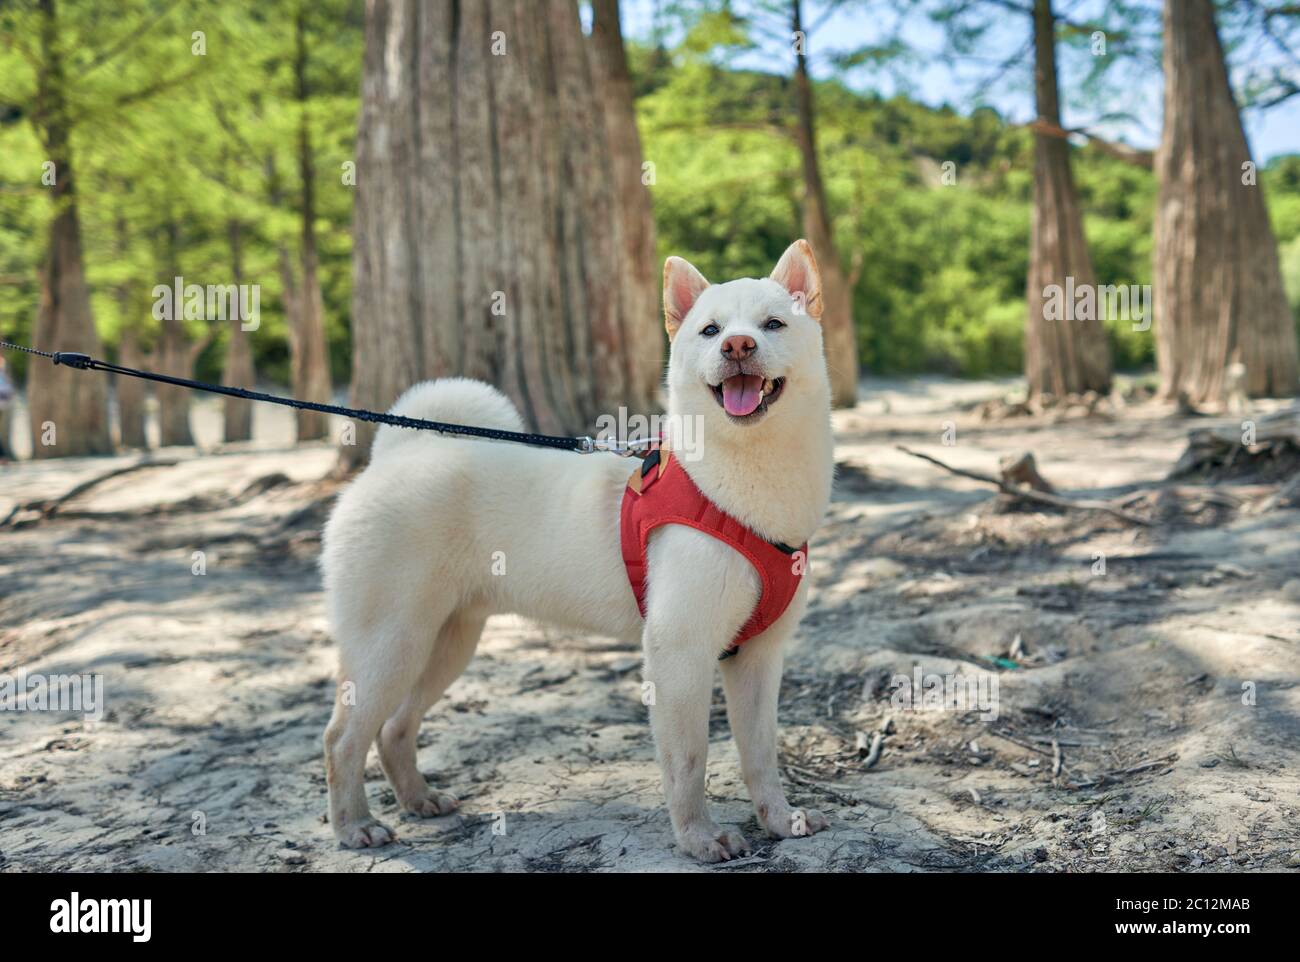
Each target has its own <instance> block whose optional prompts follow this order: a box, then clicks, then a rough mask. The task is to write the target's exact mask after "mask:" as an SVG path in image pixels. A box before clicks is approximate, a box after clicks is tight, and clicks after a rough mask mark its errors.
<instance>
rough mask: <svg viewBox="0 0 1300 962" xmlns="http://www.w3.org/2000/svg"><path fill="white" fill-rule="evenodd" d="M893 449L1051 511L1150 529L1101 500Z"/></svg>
mask: <svg viewBox="0 0 1300 962" xmlns="http://www.w3.org/2000/svg"><path fill="white" fill-rule="evenodd" d="M894 446H895V447H896V448H898V450H900V451H902V452H903V453H904V454H910V455H911V456H912V457H914V458H920V459H921V460H922V461H929V462H930V463H931V464H933V465H936V466H937V467H940V468H943V469H944V470H945V471H947V472H948V473H949V474H956V475H960V476H961V477H963V478H970V479H971V480H972V481H981V482H983V483H984V484H991V485H993V486H994V487H996V488H997V489H998V490H999V491H1001V492H1002V493H1003V494H1005V495H1008V496H1009V497H1012V498H1023V499H1024V500H1026V501H1034V502H1036V503H1038V504H1045V505H1049V506H1051V507H1053V508H1064V509H1066V510H1070V511H1104V512H1105V513H1106V514H1109V515H1113V516H1114V517H1116V518H1120V519H1121V520H1123V521H1127V522H1129V523H1130V524H1137V525H1141V526H1142V527H1150V526H1151V522H1150V521H1148V520H1147V519H1146V518H1142V517H1139V516H1138V515H1136V514H1132V513H1130V512H1128V511H1125V510H1124V509H1123V508H1117V507H1115V506H1114V505H1113V504H1108V503H1107V502H1105V501H1079V500H1075V499H1073V498H1063V497H1061V496H1060V495H1055V494H1048V493H1047V492H1045V491H1035V490H1034V489H1033V488H1029V487H1025V486H1023V485H1018V484H1012V483H1010V482H1009V481H1004V480H1003V479H1002V478H995V477H994V476H993V475H991V474H984V473H982V472H980V471H967V470H964V469H963V468H954V467H953V466H952V465H950V464H944V462H942V461H940V460H939V459H938V458H932V457H930V455H928V454H922V453H921V452H920V451H913V450H912V449H911V448H906V447H904V446H903V445H901V444H896V445H894Z"/></svg>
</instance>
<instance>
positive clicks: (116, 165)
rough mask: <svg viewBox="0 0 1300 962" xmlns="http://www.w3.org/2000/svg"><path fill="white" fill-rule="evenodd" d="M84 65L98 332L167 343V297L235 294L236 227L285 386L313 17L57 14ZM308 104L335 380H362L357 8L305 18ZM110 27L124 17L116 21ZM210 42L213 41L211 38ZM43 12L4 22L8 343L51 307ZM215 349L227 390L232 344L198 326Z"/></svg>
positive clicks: (224, 9)
mask: <svg viewBox="0 0 1300 962" xmlns="http://www.w3.org/2000/svg"><path fill="white" fill-rule="evenodd" d="M57 9H58V16H59V21H58V22H59V27H60V36H61V44H62V49H63V50H64V51H66V52H67V53H66V56H67V57H69V58H70V60H69V67H68V69H67V83H66V91H67V96H68V100H69V102H70V114H71V115H72V116H73V118H74V127H73V132H72V164H73V169H74V172H75V185H76V196H77V205H78V213H79V215H80V221H81V229H82V230H81V233H82V243H83V248H84V259H85V264H86V271H87V278H88V280H89V283H90V285H91V291H92V308H93V311H94V315H95V319H96V325H97V327H98V328H99V330H100V333H101V335H102V336H103V338H104V340H105V342H106V346H107V350H108V353H109V354H110V355H116V352H117V350H118V347H119V345H120V342H121V338H122V335H123V333H124V332H125V331H127V330H129V331H131V332H133V333H134V335H135V336H136V338H137V339H138V340H139V342H140V343H141V344H142V346H143V347H145V348H146V349H148V348H149V347H150V346H152V344H153V342H154V340H155V338H156V337H157V334H158V327H159V325H158V321H157V320H155V319H154V317H153V311H152V307H153V303H154V293H153V292H154V288H155V287H157V286H159V285H169V284H170V283H171V282H172V278H173V277H174V276H175V275H176V274H180V275H181V276H183V277H184V278H185V281H186V283H196V284H200V285H208V284H212V285H226V284H232V283H234V277H233V273H234V268H233V257H232V248H231V244H230V225H231V223H232V222H237V223H238V224H239V225H240V229H241V232H242V244H241V249H242V262H243V263H242V274H243V277H242V280H243V283H245V284H256V285H258V286H259V287H260V292H261V326H260V328H259V329H258V330H257V331H256V333H255V334H253V338H254V351H255V357H256V361H257V365H258V369H259V373H260V374H261V375H262V376H264V377H270V378H272V379H274V380H278V381H282V382H283V381H287V378H288V347H287V343H288V340H287V330H286V325H285V318H284V310H283V300H282V298H283V285H282V275H281V270H280V251H281V249H282V248H283V249H285V250H286V251H288V252H289V254H290V257H291V258H292V259H294V260H295V263H296V257H297V251H298V249H299V238H300V236H301V230H302V225H301V216H300V207H299V198H300V196H301V177H300V171H299V152H298V143H299V141H298V134H299V124H300V118H301V117H302V113H303V110H304V105H303V104H302V103H300V102H299V100H298V98H297V91H296V80H295V76H294V71H293V66H294V54H295V15H296V13H297V11H298V9H299V3H298V2H293V3H277V4H269V5H268V4H261V3H257V2H255V0H230V2H226V3H222V4H206V3H200V2H198V0H188V2H187V0H182V2H180V3H175V2H162V0H126V2H122V3H118V4H113V5H107V4H74V3H71V2H67V0H64V2H60V3H59V4H58V6H57ZM302 10H303V11H304V12H305V16H306V19H305V24H306V30H305V37H306V49H307V52H308V57H307V81H308V91H309V97H308V99H307V101H306V104H305V110H306V113H307V118H308V120H307V123H308V129H309V131H310V135H311V143H312V152H311V158H312V162H313V164H314V167H315V176H314V177H313V183H314V184H315V187H316V206H317V215H318V216H317V223H316V225H315V226H316V235H317V242H318V245H319V251H320V279H321V286H322V294H323V299H324V304H325V320H326V333H327V336H328V337H329V340H330V348H331V352H330V353H331V361H332V365H333V369H334V370H333V374H334V378H335V380H336V383H338V382H345V381H346V380H347V377H348V373H349V370H350V367H351V363H350V346H349V338H348V327H349V319H350V318H349V315H350V308H351V237H350V227H351V223H350V222H351V211H352V200H353V193H352V192H353V190H354V188H352V187H350V186H346V185H344V184H343V182H342V177H341V172H342V171H341V164H342V163H343V162H344V161H346V160H350V159H351V158H352V157H353V156H354V152H353V146H352V144H353V141H354V138H355V130H356V115H357V107H358V95H359V90H360V69H361V36H362V34H361V28H362V21H361V11H360V5H358V4H355V3H353V2H350V0H325V2H313V3H306V4H303V5H302ZM110 13H111V15H110ZM199 34H201V36H200V35H199ZM38 38H39V11H38V10H37V9H36V5H35V4H34V3H32V2H30V0H24V2H17V3H14V4H12V5H10V6H8V7H7V8H6V10H5V14H4V15H3V16H2V17H0V158H3V165H2V166H0V334H4V335H11V336H15V337H18V338H19V339H21V340H23V341H27V340H28V339H29V338H30V335H31V326H32V321H33V318H34V314H35V310H36V305H37V302H38V300H39V296H40V290H39V282H38V277H39V274H38V270H39V266H40V264H41V263H42V262H43V260H44V257H45V250H44V247H45V240H46V238H45V225H46V224H47V223H48V221H49V218H50V215H51V205H50V203H49V199H48V196H47V195H48V188H47V187H44V186H42V184H41V172H42V168H41V165H42V163H43V162H44V161H45V160H46V159H47V158H46V154H45V151H44V149H43V148H42V146H41V144H40V142H39V140H38V138H37V137H36V135H35V126H34V124H32V123H30V122H29V121H30V119H31V111H32V110H33V109H34V108H35V102H36V98H35V92H36V89H37V76H38V71H39V69H40V64H41V63H42V62H43V57H42V52H41V50H40V49H39V45H38V43H37V40H38ZM189 334H190V337H191V338H192V339H194V340H196V341H197V340H199V339H201V338H203V337H204V336H205V335H209V334H210V335H212V336H213V338H214V339H213V343H212V344H211V346H210V347H209V348H208V349H207V350H206V351H205V352H204V353H203V355H202V356H201V357H200V360H199V364H198V374H199V376H201V377H204V378H209V379H214V378H218V377H219V375H220V371H221V359H222V357H223V356H224V348H225V341H226V338H228V336H229V330H228V326H227V325H225V324H222V323H221V322H218V321H213V322H204V321H191V322H189Z"/></svg>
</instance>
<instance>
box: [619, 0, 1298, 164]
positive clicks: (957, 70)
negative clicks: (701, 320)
mask: <svg viewBox="0 0 1300 962" xmlns="http://www.w3.org/2000/svg"><path fill="white" fill-rule="evenodd" d="M664 5H665V0H658V3H656V0H623V28H624V31H625V33H626V34H627V35H628V36H629V37H631V38H635V39H641V40H646V39H648V38H649V37H651V36H652V34H653V27H654V23H653V21H654V12H655V9H656V6H664ZM897 6H900V5H899V4H888V3H880V2H877V3H849V4H844V5H843V7H841V9H839V10H837V11H835V12H833V13H832V14H830V16H829V17H828V18H827V19H826V20H825V21H824V23H823V24H822V26H821V27H820V28H819V29H818V31H817V32H816V33H815V34H814V35H813V36H812V37H811V38H810V42H809V53H810V55H811V61H812V63H813V70H814V73H815V74H818V75H821V76H825V75H826V73H827V67H826V54H828V53H830V52H833V51H837V50H849V49H853V48H855V47H859V46H863V45H865V44H869V43H879V42H881V41H882V40H884V39H885V38H886V37H888V36H889V35H890V34H891V33H892V32H893V31H894V30H895V29H898V30H899V33H900V35H901V37H902V38H903V40H904V41H905V42H906V43H907V45H908V46H909V47H911V48H913V49H915V50H916V51H917V58H916V61H915V62H914V63H913V64H912V65H910V66H909V67H907V68H906V69H905V70H904V71H903V73H904V77H903V82H904V84H905V88H900V85H899V84H898V83H897V82H896V81H895V78H893V77H891V76H888V75H886V74H884V73H879V72H876V73H871V74H867V73H861V74H858V75H854V76H852V77H850V78H849V83H850V85H851V86H853V87H854V88H856V89H859V90H864V91H868V90H876V91H879V92H880V93H882V94H884V95H886V96H888V95H891V94H893V93H897V92H899V90H900V89H905V92H908V93H910V94H911V96H913V97H914V98H915V99H917V100H920V101H922V102H924V103H927V104H930V105H933V106H938V105H940V104H944V103H947V104H950V105H951V106H953V107H955V108H957V109H958V110H961V111H962V112H967V111H969V110H970V108H971V107H972V106H973V105H974V102H975V101H974V96H975V94H976V92H977V91H978V90H980V89H981V88H982V87H986V84H987V81H988V79H989V78H990V76H991V75H994V74H996V73H997V72H998V66H999V65H1000V64H1002V63H1003V62H1004V61H1006V60H1007V59H1008V58H1010V57H1012V56H1013V55H1014V54H1016V52H1017V51H1019V50H1022V49H1023V48H1024V44H1025V43H1026V41H1027V40H1028V37H1029V20H1028V18H1027V17H1019V16H1017V15H1016V14H1014V13H1012V12H1005V13H1004V14H1002V15H1001V16H1002V17H1004V18H1005V22H999V23H997V24H996V25H995V26H994V27H993V29H992V30H991V31H990V33H989V34H988V36H987V37H986V38H985V40H984V44H985V46H986V47H987V50H983V49H981V50H980V51H979V53H978V54H977V55H975V56H974V57H973V58H970V59H967V60H963V61H960V62H954V61H952V60H951V59H950V58H949V57H948V56H947V55H946V54H945V52H944V47H945V41H944V35H943V32H942V30H941V29H940V28H939V27H938V26H937V25H935V24H934V23H932V22H931V21H930V20H929V19H928V18H926V17H925V16H924V15H923V14H915V13H914V14H912V15H910V16H907V17H904V18H902V19H901V20H900V19H899V18H898V16H897V14H896V13H895V8H896V7H897ZM1102 6H1103V3H1102V2H1101V0H1073V2H1070V0H1064V2H1058V3H1057V4H1056V7H1057V8H1058V12H1059V11H1060V10H1062V9H1064V10H1067V11H1068V12H1069V13H1070V14H1071V15H1072V16H1074V17H1076V18H1079V19H1083V18H1088V17H1091V16H1095V15H1096V14H1097V13H1099V11H1100V8H1101V7H1102ZM805 7H806V11H805V19H806V20H807V21H808V22H815V21H816V20H817V18H818V17H819V16H820V13H821V10H822V8H823V4H821V3H818V2H817V0H805ZM673 39H674V38H673V37H671V36H670V38H669V42H670V43H671V42H672V40H673ZM1118 52H1119V51H1118V50H1116V48H1115V46H1114V44H1113V43H1112V45H1111V53H1118ZM1270 57H1276V55H1275V54H1274V52H1273V51H1272V50H1271V49H1270V48H1268V46H1267V45H1266V44H1264V43H1263V42H1262V38H1261V42H1258V43H1254V42H1247V43H1245V44H1244V45H1243V46H1242V47H1241V48H1240V49H1237V50H1234V51H1232V52H1231V53H1230V55H1229V66H1230V68H1231V69H1233V70H1234V75H1235V74H1236V73H1237V72H1238V70H1239V69H1240V66H1241V64H1244V63H1250V64H1253V65H1255V66H1258V65H1259V64H1261V63H1265V62H1268V58H1270ZM1060 58H1061V61H1062V62H1061V84H1062V92H1063V99H1064V116H1063V122H1064V125H1065V126H1067V127H1086V128H1088V129H1090V130H1094V131H1096V132H1097V133H1099V134H1101V135H1103V136H1106V137H1109V138H1112V139H1122V140H1124V141H1126V142H1127V143H1129V144H1132V145H1133V146H1136V147H1154V146H1155V145H1156V143H1157V141H1158V140H1159V138H1160V117H1161V113H1162V110H1161V96H1162V88H1163V83H1162V77H1161V74H1160V71H1159V69H1158V67H1157V65H1156V63H1155V62H1154V61H1147V62H1133V61H1131V60H1130V61H1127V62H1124V61H1120V62H1118V63H1117V65H1116V66H1117V68H1118V69H1117V70H1116V71H1115V78H1114V80H1115V83H1114V84H1113V85H1112V86H1113V87H1114V88H1115V89H1114V91H1113V93H1112V95H1111V96H1112V97H1113V99H1112V100H1110V101H1109V102H1107V103H1104V104H1102V103H1097V102H1089V101H1088V100H1087V99H1086V98H1083V97H1081V96H1080V95H1079V93H1078V90H1077V81H1078V80H1080V79H1081V78H1082V73H1083V70H1085V69H1086V68H1087V66H1088V64H1087V58H1088V55H1087V54H1086V53H1082V52H1079V53H1076V54H1074V55H1071V54H1068V53H1066V52H1064V51H1062V53H1061V54H1060ZM819 61H820V63H819ZM789 62H790V57H789V55H788V53H787V50H786V49H784V48H783V47H780V46H772V45H766V46H765V48H764V49H761V50H758V51H755V52H753V53H751V54H745V55H743V56H741V57H739V58H738V59H737V60H736V61H735V63H736V64H737V65H738V66H743V67H747V68H752V69H758V70H774V71H776V70H781V71H785V70H788V69H789V66H790V63H789ZM1281 65H1282V66H1284V67H1287V68H1290V67H1291V66H1292V65H1288V64H1285V63H1281ZM1032 66H1033V65H1032V53H1031V52H1029V51H1026V52H1025V56H1024V62H1023V66H1021V65H1019V64H1016V65H1013V66H1012V67H1011V68H1010V69H1009V70H1008V71H1007V73H1006V74H1005V76H1004V77H1003V79H1002V80H1001V81H1000V82H998V83H996V84H994V85H992V86H991V87H986V89H985V92H984V102H986V103H988V104H990V105H991V106H993V107H995V108H997V109H998V111H999V112H1001V113H1002V114H1003V115H1004V116H1006V117H1007V118H1009V119H1010V120H1012V121H1014V122H1023V121H1027V120H1030V119H1032V118H1033V93H1032V89H1031V87H1030V83H1031V78H1032ZM1115 114H1120V115H1124V119H1113V115H1115ZM1108 115H1112V116H1108ZM1245 123H1246V133H1247V136H1248V137H1249V139H1250V145H1251V149H1252V152H1253V153H1254V155H1255V158H1256V160H1258V161H1261V162H1266V161H1268V160H1269V159H1270V158H1272V157H1275V156H1277V155H1279V154H1288V153H1300V96H1298V97H1293V98H1292V99H1291V100H1289V101H1285V102H1284V103H1282V104H1280V105H1278V106H1277V107H1274V108H1272V109H1271V110H1267V111H1261V110H1251V111H1247V113H1246V115H1245Z"/></svg>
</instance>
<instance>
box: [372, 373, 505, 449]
mask: <svg viewBox="0 0 1300 962" xmlns="http://www.w3.org/2000/svg"><path fill="white" fill-rule="evenodd" d="M389 413H390V414H399V415H401V416H403V417H408V418H423V419H424V420H426V421H442V422H444V423H446V424H468V425H470V426H472V427H479V428H497V429H498V430H501V431H522V430H524V420H523V418H521V417H520V416H519V412H518V411H517V410H516V409H515V406H514V405H513V404H511V403H510V399H509V398H508V397H506V396H505V395H504V394H502V393H501V392H500V391H498V390H497V389H496V388H494V387H493V386H492V385H491V384H485V383H484V382H482V381H475V380H472V379H470V378H467V377H448V378H442V379H440V380H437V381H422V382H420V383H419V384H416V385H414V386H413V387H410V388H407V390H406V392H405V393H404V394H403V395H402V396H401V397H399V398H398V399H397V401H396V402H395V403H394V404H393V406H392V408H390V409H389ZM419 437H426V438H428V437H440V435H438V434H435V433H433V432H429V431H415V430H412V429H411V428H399V427H394V426H393V425H391V424H385V425H381V426H380V428H379V430H378V431H377V432H376V433H375V443H374V447H373V448H371V450H370V458H371V460H372V461H373V460H377V459H378V458H380V457H382V456H383V455H384V453H385V452H387V451H390V450H392V449H393V448H394V447H395V446H397V445H401V444H404V443H405V442H407V441H409V440H411V439H413V438H419Z"/></svg>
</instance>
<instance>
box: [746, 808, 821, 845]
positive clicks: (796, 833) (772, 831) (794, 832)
mask: <svg viewBox="0 0 1300 962" xmlns="http://www.w3.org/2000/svg"><path fill="white" fill-rule="evenodd" d="M759 821H760V822H761V823H762V824H763V828H764V829H765V830H766V831H767V834H768V835H770V836H771V837H772V838H805V837H807V836H809V835H816V834H817V833H818V832H820V831H822V830H823V829H826V828H830V827H831V823H830V820H829V819H827V818H826V816H825V815H823V814H822V813H821V812H817V811H813V810H812V809H811V808H788V807H787V808H784V809H782V810H780V811H773V812H768V813H767V814H766V815H765V814H763V813H761V812H760V813H759Z"/></svg>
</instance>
